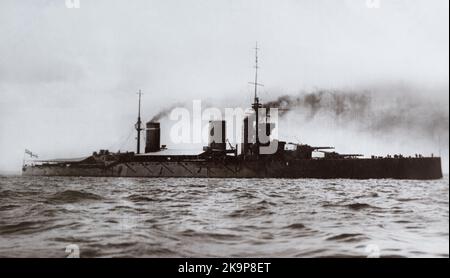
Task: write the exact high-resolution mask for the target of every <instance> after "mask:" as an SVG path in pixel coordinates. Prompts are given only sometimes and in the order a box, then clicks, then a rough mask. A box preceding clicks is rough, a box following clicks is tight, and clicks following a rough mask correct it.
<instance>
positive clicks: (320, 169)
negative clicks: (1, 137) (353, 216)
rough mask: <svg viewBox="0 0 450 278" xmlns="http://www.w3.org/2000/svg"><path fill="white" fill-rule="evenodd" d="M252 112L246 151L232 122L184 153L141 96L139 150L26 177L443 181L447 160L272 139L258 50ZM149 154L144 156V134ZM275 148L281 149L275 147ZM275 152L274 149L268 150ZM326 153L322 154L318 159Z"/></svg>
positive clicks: (215, 124) (213, 128)
mask: <svg viewBox="0 0 450 278" xmlns="http://www.w3.org/2000/svg"><path fill="white" fill-rule="evenodd" d="M255 69H256V70H255V79H254V82H252V83H251V84H253V85H254V101H253V103H252V105H251V108H252V113H251V114H250V115H247V116H246V117H245V118H244V119H243V130H242V134H241V135H242V136H241V137H242V139H241V141H242V142H240V147H238V144H236V145H234V146H233V145H231V143H230V142H229V141H228V139H227V138H226V132H225V131H226V121H224V120H212V121H210V122H209V130H208V131H209V134H208V136H209V137H208V145H207V146H205V147H204V148H203V149H202V150H199V151H187V150H186V151H180V150H173V149H169V148H167V147H166V146H165V145H161V124H160V122H157V121H150V122H147V123H146V125H145V128H143V127H142V121H141V93H140V92H139V105H138V118H137V122H136V124H135V129H136V132H137V136H136V140H137V146H136V152H111V151H109V150H100V151H98V152H93V153H92V155H90V156H87V157H82V158H74V159H51V160H32V161H27V162H26V163H25V162H24V164H23V167H22V175H24V176H89V177H190V178H295V179H297V178H317V179H418V180H426V179H440V178H442V177H443V176H442V168H441V158H440V157H434V156H433V155H432V156H430V157H424V156H422V155H415V156H414V157H411V156H403V155H387V156H383V157H380V156H370V157H364V156H363V155H361V154H342V153H338V152H336V151H334V148H333V147H329V146H312V145H308V144H300V143H290V142H286V141H281V140H277V139H275V138H271V135H272V134H271V132H272V130H273V129H274V125H275V124H274V123H272V122H271V121H270V113H269V112H270V110H271V107H267V105H264V104H263V103H261V102H260V99H259V97H258V93H257V88H258V86H259V85H260V84H259V83H258V51H257V48H256V64H255ZM143 131H145V135H146V136H145V150H144V152H141V133H142V132H143ZM274 146H275V148H274ZM267 149H269V150H270V151H267ZM313 153H321V154H322V155H321V156H313Z"/></svg>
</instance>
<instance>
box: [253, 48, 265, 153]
mask: <svg viewBox="0 0 450 278" xmlns="http://www.w3.org/2000/svg"><path fill="white" fill-rule="evenodd" d="M258 50H259V48H258V43H256V46H255V82H251V83H250V84H253V85H255V96H254V99H253V101H254V102H253V104H252V108H253V109H254V110H255V132H256V133H255V141H256V142H255V144H256V145H255V146H256V151H255V154H256V155H257V156H258V155H259V134H258V133H259V108H261V107H262V105H261V104H260V103H259V98H258V86H263V85H262V84H259V83H258Z"/></svg>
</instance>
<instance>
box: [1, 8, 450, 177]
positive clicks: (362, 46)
mask: <svg viewBox="0 0 450 278" xmlns="http://www.w3.org/2000/svg"><path fill="white" fill-rule="evenodd" d="M375 2H376V1H375ZM80 3H81V6H80V8H79V9H75V8H72V9H69V8H67V7H66V4H65V0H32V1H31V0H29V1H27V0H2V1H0V38H1V39H0V40H1V41H0V53H1V55H0V153H1V156H0V170H3V171H19V170H20V166H21V163H22V157H23V151H24V148H28V149H31V150H33V151H35V152H37V153H38V154H40V155H41V156H42V157H46V158H49V157H64V156H83V155H88V154H90V153H91V152H92V151H94V150H97V149H99V148H111V149H119V148H120V149H122V150H124V149H130V150H132V149H131V148H133V146H134V144H133V140H132V139H133V138H134V134H131V133H130V132H132V128H133V124H134V122H135V120H136V119H135V118H136V106H137V98H136V97H137V96H136V94H135V92H136V91H137V90H139V89H142V90H143V92H144V94H145V95H144V98H143V118H144V119H149V118H151V116H152V115H154V114H156V113H157V111H159V110H160V109H162V108H163V107H166V106H169V105H171V104H172V103H175V102H177V103H179V102H189V101H191V100H192V99H202V100H205V101H211V102H220V101H228V100H233V101H236V102H235V103H236V104H240V105H243V104H247V103H249V102H250V101H251V97H252V94H251V90H252V88H251V87H249V85H248V81H250V80H251V79H252V77H253V74H254V73H253V68H252V66H253V62H254V57H253V49H252V48H253V47H254V44H255V41H258V44H259V46H260V47H261V53H260V61H261V72H260V80H261V82H262V83H264V84H265V87H264V88H263V89H262V91H261V98H262V99H263V100H265V99H266V100H268V99H273V98H275V97H277V96H278V95H280V94H296V93H298V92H299V91H302V90H306V91H308V90H314V89H315V88H335V89H336V88H337V89H345V88H352V89H354V88H361V89H362V90H367V89H369V90H370V88H372V87H374V86H375V87H377V88H378V87H380V86H381V87H383V86H384V87H386V86H389V84H396V85H395V86H394V87H395V88H398V84H401V85H402V86H406V87H408V88H413V89H411V90H400V92H397V93H399V94H401V95H402V96H403V97H404V98H405V99H410V98H415V97H417V95H420V97H421V98H427V99H432V100H436V102H438V103H444V102H445V103H448V78H449V71H448V70H449V36H448V33H449V30H448V29H449V24H448V23H449V14H448V10H449V7H448V6H449V2H448V1H447V0H380V1H379V4H380V5H379V7H378V8H376V7H375V8H370V7H368V5H367V1H366V0H314V1H313V0H308V1H306V0H292V1H289V0H277V1H275V0H273V1H269V0H245V1H244V0H226V1H225V0H223V1H220V0H215V1H211V0H158V1H149V0H132V1H125V0H81V1H80ZM386 84H388V85H386ZM402 88H403V87H402ZM445 108H446V112H447V114H446V115H444V117H443V119H444V120H447V121H448V105H446V106H445ZM444 111H445V110H444ZM445 116H446V117H445ZM291 118H292V117H291ZM292 120H294V119H292ZM430 124H432V123H430ZM308 128H311V129H310V130H311V131H313V132H314V134H315V135H314V136H303V138H306V139H305V140H307V139H308V140H316V139H317V140H319V139H322V140H323V139H324V138H325V139H327V138H328V139H329V140H330V143H329V144H330V145H331V144H335V145H337V146H338V147H339V146H341V147H343V148H345V146H350V147H348V148H346V149H345V150H346V151H347V149H352V148H353V149H355V151H356V152H363V153H368V154H370V152H371V151H372V152H373V151H375V152H379V153H381V154H384V153H386V152H388V151H389V152H390V151H392V146H398V147H401V148H400V150H401V151H404V152H406V153H414V152H416V151H417V150H416V149H415V148H416V147H417V144H419V143H417V144H411V145H408V144H405V140H406V139H405V138H408V137H407V135H408V134H407V133H402V134H400V133H399V134H396V136H398V137H395V138H398V140H395V139H394V140H393V139H392V138H390V139H389V140H384V139H380V141H377V138H373V136H361V139H360V140H355V139H354V138H355V134H356V133H355V134H352V135H351V136H349V137H346V136H345V134H343V133H342V132H338V131H335V132H337V133H330V131H329V130H326V129H327V128H328V126H323V129H321V126H320V125H314V126H308ZM292 130H293V129H292V128H290V130H289V132H290V133H292ZM301 131H303V132H305V130H301ZM130 134H131V135H130ZM280 135H281V136H283V132H282V131H281V130H280ZM285 135H286V136H288V135H289V134H287V133H286V134H285ZM129 136H131V137H129ZM298 136H299V137H302V135H301V134H300V135H298ZM356 136H357V135H356ZM402 136H403V137H402ZM127 138H128V139H129V138H131V140H126V139H127ZM336 138H338V139H336ZM444 139H445V140H447V141H448V136H447V137H446V138H444ZM383 140H384V141H383ZM406 141H414V138H411V137H409V138H408V139H407V140H406ZM124 142H125V143H124ZM386 142H390V143H389V144H386ZM417 142H419V141H417ZM420 142H422V141H420ZM308 143H312V144H314V142H308ZM320 143H326V142H323V141H322V142H320ZM344 143H345V144H344ZM121 144H122V145H121ZM427 144H429V142H428V141H427ZM443 145H444V149H445V150H444V155H445V156H446V162H445V163H444V164H445V165H447V166H445V167H446V168H447V170H446V171H448V142H445V143H444V144H443ZM437 148H438V147H436V145H433V144H429V145H427V147H426V148H423V151H424V152H426V151H433V150H434V151H436V150H437ZM436 152H437V151H436Z"/></svg>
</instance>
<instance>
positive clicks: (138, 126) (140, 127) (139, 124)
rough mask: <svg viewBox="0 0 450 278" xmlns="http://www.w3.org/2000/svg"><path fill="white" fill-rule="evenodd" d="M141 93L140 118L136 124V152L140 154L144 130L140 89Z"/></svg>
mask: <svg viewBox="0 0 450 278" xmlns="http://www.w3.org/2000/svg"><path fill="white" fill-rule="evenodd" d="M137 94H138V95H139V107H138V118H137V122H136V125H135V128H136V131H137V137H136V139H137V147H136V153H137V154H139V153H140V152H141V130H142V126H141V124H142V122H141V95H142V92H141V90H139V92H138V93H137Z"/></svg>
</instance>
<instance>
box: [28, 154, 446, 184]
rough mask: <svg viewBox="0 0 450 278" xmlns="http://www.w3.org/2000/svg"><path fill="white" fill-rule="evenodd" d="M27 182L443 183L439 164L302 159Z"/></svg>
mask: <svg viewBox="0 0 450 278" xmlns="http://www.w3.org/2000/svg"><path fill="white" fill-rule="evenodd" d="M22 174H23V175H24V176H88V177H189V178H318V179H340V178H342V179H419V180H426V179H440V178H442V170H441V159H440V158H438V157H430V158H382V159H298V160H292V161H280V160H278V161H277V160H266V161H243V160H239V161H233V160H230V161H226V160H223V161H221V160H216V161H164V162H162V161H149V162H142V161H126V162H119V163H115V164H114V165H110V166H108V167H103V166H102V167H100V166H91V165H67V164H62V163H61V164H49V165H34V166H25V167H24V168H23V172H22Z"/></svg>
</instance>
